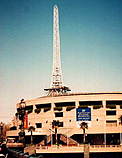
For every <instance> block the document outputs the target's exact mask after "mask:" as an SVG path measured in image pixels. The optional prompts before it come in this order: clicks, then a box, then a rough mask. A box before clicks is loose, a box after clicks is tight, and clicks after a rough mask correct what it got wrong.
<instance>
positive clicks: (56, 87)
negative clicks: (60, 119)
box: [44, 5, 70, 96]
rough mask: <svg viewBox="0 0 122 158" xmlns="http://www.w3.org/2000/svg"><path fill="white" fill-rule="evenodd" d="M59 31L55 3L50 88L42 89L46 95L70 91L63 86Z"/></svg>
mask: <svg viewBox="0 0 122 158" xmlns="http://www.w3.org/2000/svg"><path fill="white" fill-rule="evenodd" d="M60 53H61V52H60V33H59V12H58V7H57V5H54V8H53V71H52V76H51V88H49V89H44V90H46V91H48V92H49V93H48V95H51V96H55V95H62V94H66V93H67V91H70V89H69V88H68V87H65V86H63V76H62V69H61V57H60Z"/></svg>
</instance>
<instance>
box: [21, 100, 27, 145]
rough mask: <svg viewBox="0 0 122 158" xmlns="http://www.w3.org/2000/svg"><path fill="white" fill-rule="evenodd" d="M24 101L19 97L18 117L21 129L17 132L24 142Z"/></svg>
mask: <svg viewBox="0 0 122 158" xmlns="http://www.w3.org/2000/svg"><path fill="white" fill-rule="evenodd" d="M25 107H26V103H25V101H24V99H21V101H20V103H19V119H20V120H21V131H20V132H19V136H20V140H21V141H22V142H23V143H24V141H25V140H24V137H25V131H24V117H25Z"/></svg>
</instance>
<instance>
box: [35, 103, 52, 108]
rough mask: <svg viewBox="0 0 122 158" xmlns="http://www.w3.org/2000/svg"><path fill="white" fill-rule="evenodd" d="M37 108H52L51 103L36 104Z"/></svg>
mask: <svg viewBox="0 0 122 158" xmlns="http://www.w3.org/2000/svg"><path fill="white" fill-rule="evenodd" d="M36 108H51V103H48V104H36Z"/></svg>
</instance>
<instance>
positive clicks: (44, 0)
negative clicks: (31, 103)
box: [0, 0, 122, 121]
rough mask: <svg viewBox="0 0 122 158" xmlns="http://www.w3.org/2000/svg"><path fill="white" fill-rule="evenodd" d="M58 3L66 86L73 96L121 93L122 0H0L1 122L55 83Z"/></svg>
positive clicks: (8, 118)
mask: <svg viewBox="0 0 122 158" xmlns="http://www.w3.org/2000/svg"><path fill="white" fill-rule="evenodd" d="M54 4H57V5H58V7H59V13H60V35H61V58H62V69H63V74H64V84H65V85H66V86H69V87H70V88H71V89H72V90H73V92H88V91H89V92H97V91H99V92H100V91H122V0H21V1H20V0H0V90H1V91H0V102H1V105H0V106H1V111H0V121H8V120H10V118H12V116H13V115H14V112H15V110H16V108H15V106H16V103H17V102H19V101H20V99H21V98H25V99H31V98H35V97H39V96H41V95H44V94H45V93H44V91H43V89H44V88H48V87H49V85H50V76H51V72H52V19H53V17H52V12H53V5H54Z"/></svg>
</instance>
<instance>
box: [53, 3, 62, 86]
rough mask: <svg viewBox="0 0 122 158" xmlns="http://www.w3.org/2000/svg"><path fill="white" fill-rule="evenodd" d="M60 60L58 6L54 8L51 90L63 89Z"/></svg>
mask: <svg viewBox="0 0 122 158" xmlns="http://www.w3.org/2000/svg"><path fill="white" fill-rule="evenodd" d="M62 78H63V77H62V70H61V58H60V34H59V13H58V7H57V5H55V6H54V8H53V71H52V79H51V88H56V87H61V86H62V84H63V79H62Z"/></svg>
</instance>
